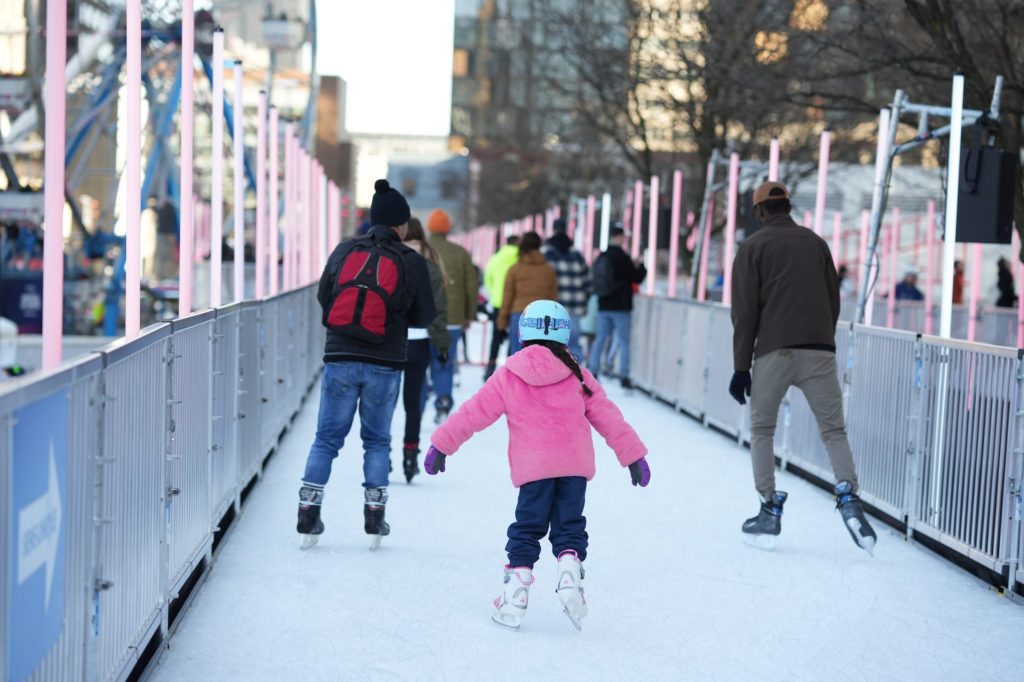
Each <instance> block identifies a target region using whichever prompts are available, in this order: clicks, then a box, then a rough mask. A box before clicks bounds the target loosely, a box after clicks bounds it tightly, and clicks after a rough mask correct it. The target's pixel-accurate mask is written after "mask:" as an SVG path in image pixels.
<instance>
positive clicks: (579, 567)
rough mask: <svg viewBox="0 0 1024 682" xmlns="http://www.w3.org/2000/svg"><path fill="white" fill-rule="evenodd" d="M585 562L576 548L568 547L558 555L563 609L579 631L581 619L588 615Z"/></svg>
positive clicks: (559, 587) (559, 586) (558, 591)
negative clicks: (584, 578) (583, 562)
mask: <svg viewBox="0 0 1024 682" xmlns="http://www.w3.org/2000/svg"><path fill="white" fill-rule="evenodd" d="M583 575H584V571H583V564H582V563H580V559H579V557H578V556H577V555H576V552H575V551H574V550H571V549H568V550H566V551H564V552H562V553H561V554H559V555H558V589H557V590H556V592H557V594H558V598H559V600H561V602H562V610H563V611H565V615H567V616H569V621H570V622H571V623H572V626H573V627H574V628H576V630H577V631H579V630H580V621H581V620H583V616H585V615H587V599H586V597H585V596H583Z"/></svg>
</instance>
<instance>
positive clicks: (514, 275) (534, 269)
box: [497, 251, 558, 329]
mask: <svg viewBox="0 0 1024 682" xmlns="http://www.w3.org/2000/svg"><path fill="white" fill-rule="evenodd" d="M541 299H547V300H549V301H557V300H558V275H556V274H555V269H554V268H553V267H551V263H548V262H547V260H545V259H544V256H543V254H541V252H540V251H530V252H528V253H525V254H521V255H520V256H519V261H518V262H517V263H516V264H515V265H513V266H512V267H511V268H509V269H508V274H507V275H505V291H504V292H503V293H502V295H501V311H500V312H499V313H498V321H497V326H498V329H508V320H509V317H510V316H511V315H512V313H521V312H523V311H524V310H526V306H528V305H530V304H531V303H533V302H534V301H539V300H541Z"/></svg>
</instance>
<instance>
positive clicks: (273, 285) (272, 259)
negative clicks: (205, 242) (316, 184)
mask: <svg viewBox="0 0 1024 682" xmlns="http://www.w3.org/2000/svg"><path fill="white" fill-rule="evenodd" d="M277 124H278V120H277V107H270V200H269V202H268V204H269V207H268V211H267V218H268V220H267V240H268V246H269V247H270V248H269V255H268V261H269V263H268V264H267V265H268V271H267V274H268V275H269V276H270V277H269V282H270V286H269V293H270V295H271V296H276V295H277V292H278V273H277V235H278V225H279V224H280V221H279V220H278V213H277V207H278V196H277V189H278V188H277V174H278V158H277V142H278V140H277Z"/></svg>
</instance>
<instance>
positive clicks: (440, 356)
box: [437, 350, 448, 365]
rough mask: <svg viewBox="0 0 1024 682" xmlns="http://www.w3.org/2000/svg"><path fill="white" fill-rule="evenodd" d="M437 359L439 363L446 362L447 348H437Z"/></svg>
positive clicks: (443, 363) (444, 363)
mask: <svg viewBox="0 0 1024 682" xmlns="http://www.w3.org/2000/svg"><path fill="white" fill-rule="evenodd" d="M437 361H438V362H439V363H441V364H442V365H447V364H448V351H447V350H439V351H437Z"/></svg>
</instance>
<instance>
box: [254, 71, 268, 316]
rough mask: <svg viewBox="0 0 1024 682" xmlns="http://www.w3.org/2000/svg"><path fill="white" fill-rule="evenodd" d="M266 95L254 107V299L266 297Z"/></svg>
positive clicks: (261, 94) (261, 96)
mask: <svg viewBox="0 0 1024 682" xmlns="http://www.w3.org/2000/svg"><path fill="white" fill-rule="evenodd" d="M266 178H267V93H266V92H265V91H263V90H260V98H259V102H258V103H257V105H256V298H257V299H262V298H264V297H265V296H266V295H267V290H266V280H267V276H266V275H267V181H266Z"/></svg>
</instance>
